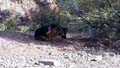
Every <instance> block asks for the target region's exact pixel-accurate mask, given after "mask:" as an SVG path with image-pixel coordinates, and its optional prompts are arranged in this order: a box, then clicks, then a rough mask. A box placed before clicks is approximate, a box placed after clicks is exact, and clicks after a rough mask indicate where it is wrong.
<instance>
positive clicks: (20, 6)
mask: <svg viewBox="0 0 120 68" xmlns="http://www.w3.org/2000/svg"><path fill="white" fill-rule="evenodd" d="M0 10H1V11H3V10H9V11H10V12H12V13H14V14H17V15H21V16H24V15H27V16H31V15H33V14H35V13H43V12H44V11H47V10H50V11H53V10H55V11H58V7H57V5H56V3H55V0H0Z"/></svg>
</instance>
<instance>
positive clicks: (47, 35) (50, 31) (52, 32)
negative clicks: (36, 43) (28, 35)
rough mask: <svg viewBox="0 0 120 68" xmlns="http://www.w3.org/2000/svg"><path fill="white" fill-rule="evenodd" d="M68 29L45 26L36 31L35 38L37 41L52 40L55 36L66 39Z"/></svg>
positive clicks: (52, 25)
mask: <svg viewBox="0 0 120 68" xmlns="http://www.w3.org/2000/svg"><path fill="white" fill-rule="evenodd" d="M66 33H67V28H63V27H61V26H58V25H57V24H50V25H47V26H43V27H41V28H38V29H37V30H36V31H35V34H34V38H35V40H43V41H45V40H46V39H52V38H53V37H55V36H61V38H64V39H66Z"/></svg>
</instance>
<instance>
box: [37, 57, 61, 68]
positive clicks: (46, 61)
mask: <svg viewBox="0 0 120 68" xmlns="http://www.w3.org/2000/svg"><path fill="white" fill-rule="evenodd" d="M40 64H44V65H49V66H59V65H60V64H59V62H58V61H56V60H49V59H46V60H40V61H38V62H37V63H35V65H40Z"/></svg>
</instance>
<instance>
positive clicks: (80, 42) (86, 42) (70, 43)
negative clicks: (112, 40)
mask: <svg viewBox="0 0 120 68" xmlns="http://www.w3.org/2000/svg"><path fill="white" fill-rule="evenodd" d="M68 35H69V34H68ZM0 37H1V38H4V39H9V40H14V41H17V42H20V43H26V44H30V43H34V44H36V45H48V44H50V45H52V46H54V47H58V48H61V49H62V50H71V49H69V47H72V48H73V49H74V50H76V51H80V50H83V51H86V52H87V53H93V51H95V52H100V51H104V52H108V51H109V52H114V53H116V54H120V48H110V47H104V46H99V45H97V43H96V42H97V41H98V40H97V39H92V38H91V39H87V38H83V37H84V36H81V35H80V34H78V35H76V36H72V37H70V36H69V38H67V39H54V41H36V40H34V38H33V34H29V33H21V32H11V31H0Z"/></svg>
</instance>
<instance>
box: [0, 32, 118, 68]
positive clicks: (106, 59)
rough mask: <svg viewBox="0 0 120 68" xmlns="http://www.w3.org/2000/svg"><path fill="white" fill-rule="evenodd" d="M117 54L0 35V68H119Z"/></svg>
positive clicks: (77, 44) (13, 34)
mask: <svg viewBox="0 0 120 68" xmlns="http://www.w3.org/2000/svg"><path fill="white" fill-rule="evenodd" d="M119 51H120V50H119V48H118V49H117V50H116V49H103V48H94V47H90V48H88V47H83V42H80V41H79V42H73V41H70V40H69V41H68V40H67V41H66V40H61V39H59V40H58V41H55V42H41V41H35V40H34V39H33V38H32V37H30V36H28V35H27V34H22V33H17V32H5V31H1V32H0V68H120V53H119Z"/></svg>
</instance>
